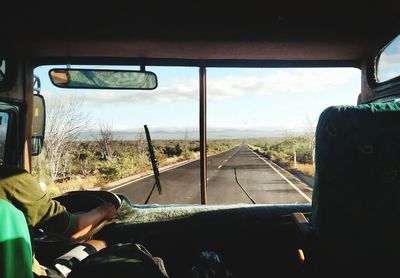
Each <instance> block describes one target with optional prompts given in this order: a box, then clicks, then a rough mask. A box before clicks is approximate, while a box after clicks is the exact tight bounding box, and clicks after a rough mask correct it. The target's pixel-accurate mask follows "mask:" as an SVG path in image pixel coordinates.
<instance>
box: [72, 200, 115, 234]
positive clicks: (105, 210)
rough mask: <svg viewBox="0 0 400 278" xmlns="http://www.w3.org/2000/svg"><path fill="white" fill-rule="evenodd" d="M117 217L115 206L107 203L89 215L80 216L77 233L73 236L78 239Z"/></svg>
mask: <svg viewBox="0 0 400 278" xmlns="http://www.w3.org/2000/svg"><path fill="white" fill-rule="evenodd" d="M116 216H117V210H116V208H115V207H114V205H112V204H110V203H107V204H104V205H101V206H99V207H97V208H95V209H92V210H91V211H89V212H87V213H83V214H80V215H78V226H77V231H76V232H75V233H74V234H73V235H72V238H74V239H76V238H79V237H81V236H83V235H85V234H87V233H88V232H89V231H90V230H92V229H93V228H94V227H96V226H97V225H98V224H100V222H102V221H103V220H111V219H114V218H115V217H116Z"/></svg>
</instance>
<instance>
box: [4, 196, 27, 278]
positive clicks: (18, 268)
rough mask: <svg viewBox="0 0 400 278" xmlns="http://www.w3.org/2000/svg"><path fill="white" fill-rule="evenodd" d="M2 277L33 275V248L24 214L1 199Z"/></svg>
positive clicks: (22, 277)
mask: <svg viewBox="0 0 400 278" xmlns="http://www.w3.org/2000/svg"><path fill="white" fill-rule="evenodd" d="M0 277H4V278H15V277H21V278H25V277H33V273H32V248H31V240H30V236H29V230H28V225H27V223H26V220H25V217H24V214H23V213H22V212H21V211H20V210H18V209H17V208H15V207H14V206H13V205H12V204H11V203H9V202H7V201H5V200H3V199H0Z"/></svg>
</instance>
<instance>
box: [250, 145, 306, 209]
mask: <svg viewBox="0 0 400 278" xmlns="http://www.w3.org/2000/svg"><path fill="white" fill-rule="evenodd" d="M247 148H248V149H249V150H250V151H251V152H252V153H254V154H255V155H256V156H258V158H260V159H261V160H262V161H264V162H265V163H267V164H268V165H269V166H270V167H271V168H272V169H273V170H274V171H275V172H276V173H277V174H278V175H279V176H281V178H283V179H284V180H285V181H286V182H287V183H288V184H289V185H290V186H292V187H293V188H294V189H295V190H296V191H297V192H298V193H299V194H300V195H301V196H303V197H304V199H306V200H307V201H308V202H310V203H311V199H310V198H309V197H308V196H307V195H306V194H304V192H303V191H301V190H300V189H299V188H298V187H297V186H295V185H294V184H293V183H292V182H291V181H290V180H288V179H287V178H286V177H285V176H284V175H282V173H281V172H279V171H278V170H277V169H276V168H275V167H274V166H272V164H271V163H269V162H268V161H267V160H266V159H265V158H263V157H261V156H260V155H259V154H258V153H256V152H254V151H253V150H252V149H250V148H249V147H247Z"/></svg>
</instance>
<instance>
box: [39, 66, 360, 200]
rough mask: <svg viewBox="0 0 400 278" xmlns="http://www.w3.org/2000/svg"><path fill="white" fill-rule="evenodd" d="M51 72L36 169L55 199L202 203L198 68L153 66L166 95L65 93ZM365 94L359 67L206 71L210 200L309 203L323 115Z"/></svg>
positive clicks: (43, 78) (41, 74)
mask: <svg viewBox="0 0 400 278" xmlns="http://www.w3.org/2000/svg"><path fill="white" fill-rule="evenodd" d="M53 67H54V66H53ZM50 68H51V67H49V66H42V67H38V68H36V69H35V75H37V76H39V78H41V81H42V94H43V96H44V97H45V99H46V105H47V108H46V109H47V111H46V112H47V119H46V136H45V138H46V139H45V148H44V151H43V153H42V154H41V155H40V156H38V157H34V158H33V160H34V161H33V169H34V170H33V172H34V174H35V176H36V178H37V179H38V181H40V182H43V183H46V184H47V188H48V190H49V191H50V193H51V194H53V195H57V194H60V193H62V192H65V191H69V190H76V189H102V190H110V191H112V192H114V193H122V194H124V195H126V196H127V197H128V198H129V199H130V200H131V201H132V203H134V204H144V203H148V204H200V167H199V165H200V163H199V157H200V143H199V138H200V137H199V114H200V111H199V68H197V67H146V70H149V71H152V72H154V73H155V74H157V77H158V88H157V89H155V90H151V91H140V90H139V91H126V92H125V91H124V92H121V91H118V92H115V91H112V90H87V89H61V88H56V87H55V86H53V85H52V84H51V82H50V80H49V78H48V76H47V72H48V70H49V69H50ZM122 69H123V68H122ZM129 69H133V70H135V69H138V68H135V67H129ZM359 91H360V71H359V70H358V69H354V68H312V69H290V68H280V69H258V68H251V69H244V68H208V69H207V167H208V174H207V184H208V185H207V191H208V194H207V196H208V197H207V198H208V204H299V203H310V201H311V194H312V186H313V178H314V144H315V140H314V132H315V127H316V124H317V120H318V116H319V114H320V113H321V112H322V111H323V110H324V109H325V108H327V107H328V106H331V105H345V104H350V105H351V104H356V100H357V95H358V92H359ZM145 125H146V126H147V127H148V129H149V133H150V135H151V139H152V144H153V146H154V154H155V158H156V161H157V164H158V167H159V173H160V176H159V179H160V183H161V186H162V193H161V194H159V193H158V190H154V185H155V177H154V176H153V170H152V163H151V160H150V159H149V148H148V147H149V146H148V142H147V141H146V136H145V135H146V134H145V129H144V126H145ZM60 134H63V136H62V137H61V138H62V139H63V140H60V137H59V136H60Z"/></svg>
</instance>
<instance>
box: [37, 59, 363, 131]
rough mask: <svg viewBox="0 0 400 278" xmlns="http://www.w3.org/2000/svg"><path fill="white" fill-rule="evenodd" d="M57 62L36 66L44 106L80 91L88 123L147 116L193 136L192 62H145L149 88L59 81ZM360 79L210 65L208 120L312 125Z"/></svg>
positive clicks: (155, 124)
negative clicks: (61, 84) (54, 74)
mask: <svg viewBox="0 0 400 278" xmlns="http://www.w3.org/2000/svg"><path fill="white" fill-rule="evenodd" d="M54 67H56V66H41V67H39V68H37V69H36V70H35V75H37V76H39V78H40V80H41V83H42V84H41V85H42V91H41V93H42V94H43V95H44V97H45V99H46V104H47V106H51V105H52V103H53V102H55V101H57V102H60V101H69V99H71V98H75V99H76V98H78V99H80V100H81V101H82V106H81V107H82V109H83V110H84V111H85V113H86V115H87V119H88V121H89V125H88V129H89V130H96V129H99V126H100V124H103V125H104V124H107V125H109V126H112V129H113V130H114V131H116V132H127V131H131V130H141V129H143V125H144V124H147V125H148V126H149V128H150V130H153V131H156V132H157V131H158V132H159V136H160V137H163V136H164V137H168V136H171V137H173V136H172V135H171V134H173V133H175V134H176V133H179V132H180V135H179V136H183V135H182V134H184V133H186V135H187V134H190V135H189V136H190V137H193V136H194V137H195V136H198V134H197V131H198V124H199V85H198V68H196V67H146V70H150V71H153V72H154V73H156V74H157V76H158V88H157V89H155V90H152V91H121V90H119V91H110V90H88V89H85V90H82V89H60V88H56V87H55V86H53V85H52V84H51V82H50V80H49V77H48V71H49V70H50V69H51V68H54ZM63 67H65V66H63ZM72 67H79V66H72ZM102 68H111V67H102ZM119 68H121V69H126V68H127V67H119ZM128 68H129V69H138V67H128ZM360 79H361V73H360V70H359V69H356V68H301V69H293V68H292V69H289V68H266V69H262V68H208V69H207V128H208V130H209V132H210V134H212V136H215V137H220V138H222V137H224V136H225V137H232V136H233V137H235V136H237V137H241V136H244V135H246V136H249V135H251V134H253V135H254V136H256V134H257V136H262V135H268V134H272V133H271V132H273V131H277V132H275V133H280V134H284V133H290V132H296V131H302V130H304V129H305V128H309V125H310V123H311V124H314V126H315V125H316V123H317V120H318V116H319V114H320V113H321V112H322V111H323V110H324V109H325V108H327V107H329V106H331V105H354V104H356V101H357V96H358V94H359V93H360V86H361V81H360ZM228 130H229V131H228ZM162 131H169V132H170V133H169V135H168V134H167V133H165V132H164V133H162ZM211 131H212V132H211ZM255 131H257V132H258V133H257V132H255ZM250 137H251V136H250Z"/></svg>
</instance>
